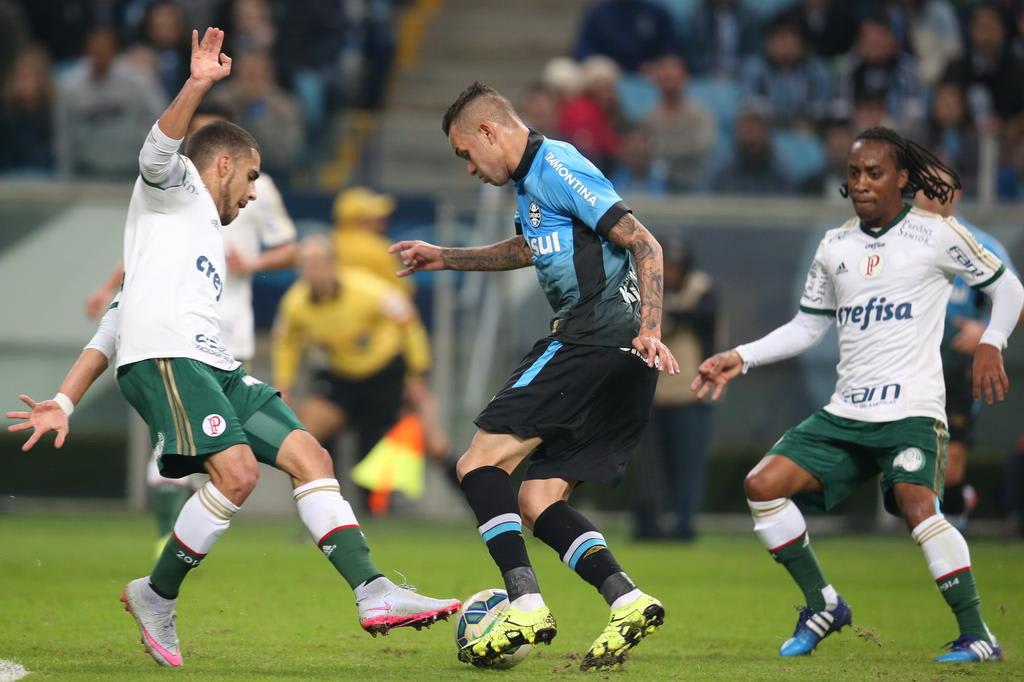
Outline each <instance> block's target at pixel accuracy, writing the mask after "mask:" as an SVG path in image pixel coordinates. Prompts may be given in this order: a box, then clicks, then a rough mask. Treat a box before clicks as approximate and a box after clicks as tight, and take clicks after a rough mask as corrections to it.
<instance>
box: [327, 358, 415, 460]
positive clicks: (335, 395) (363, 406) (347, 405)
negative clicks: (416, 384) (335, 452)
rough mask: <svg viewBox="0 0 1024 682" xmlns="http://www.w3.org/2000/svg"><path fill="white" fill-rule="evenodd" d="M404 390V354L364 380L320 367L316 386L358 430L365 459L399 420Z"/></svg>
mask: <svg viewBox="0 0 1024 682" xmlns="http://www.w3.org/2000/svg"><path fill="white" fill-rule="evenodd" d="M404 390H405V361H404V360H403V359H402V358H401V357H398V358H396V359H395V360H394V361H392V362H391V364H389V365H387V366H386V367H384V368H383V369H382V370H380V371H379V372H377V373H376V374H372V375H370V376H368V377H366V378H365V379H361V380H353V379H346V378H345V377H340V376H338V375H337V374H332V373H331V372H329V371H327V370H319V371H318V372H317V373H316V374H315V376H314V379H313V386H312V393H313V394H315V395H317V396H320V397H321V398H325V399H327V400H329V401H331V402H332V403H334V404H335V405H337V406H338V407H340V408H341V410H342V411H343V412H344V413H345V422H346V424H347V428H349V429H353V430H355V431H356V432H357V433H358V440H359V443H358V446H357V447H358V448H359V452H358V453H357V458H358V459H362V457H363V456H364V455H366V453H368V452H369V451H370V449H371V448H373V446H374V445H376V444H377V441H379V440H380V439H381V438H383V437H384V434H385V433H386V432H387V430H388V429H390V428H391V427H392V426H393V425H394V424H395V422H396V421H398V414H399V411H400V410H401V408H402V394H403V391H404Z"/></svg>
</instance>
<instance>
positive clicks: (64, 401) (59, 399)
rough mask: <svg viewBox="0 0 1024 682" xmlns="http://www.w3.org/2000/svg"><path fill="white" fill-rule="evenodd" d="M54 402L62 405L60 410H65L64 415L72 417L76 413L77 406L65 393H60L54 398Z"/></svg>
mask: <svg viewBox="0 0 1024 682" xmlns="http://www.w3.org/2000/svg"><path fill="white" fill-rule="evenodd" d="M53 402H55V403H57V404H58V405H60V409H62V410H64V414H66V415H67V416H69V417H70V416H71V413H72V412H74V411H75V404H74V403H73V402H71V398H69V397H67V396H66V395H64V394H63V393H58V394H57V395H55V396H53Z"/></svg>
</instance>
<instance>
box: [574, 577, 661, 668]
mask: <svg viewBox="0 0 1024 682" xmlns="http://www.w3.org/2000/svg"><path fill="white" fill-rule="evenodd" d="M664 622H665V607H663V606H662V605H661V602H660V601H658V600H657V599H655V598H654V597H652V596H650V595H646V594H644V595H641V596H640V597H639V598H638V599H637V600H636V601H634V602H633V603H631V604H627V605H626V606H623V607H620V608H618V609H615V610H614V611H612V617H611V619H610V620H609V621H608V626H607V627H606V628H605V629H604V632H602V633H601V634H600V635H599V636H598V638H597V639H595V640H594V643H593V644H592V645H591V646H590V651H588V652H587V655H586V656H584V657H583V662H582V663H580V670H583V671H587V670H608V669H611V668H614V667H615V666H617V665H619V664H621V663H622V662H623V661H625V660H626V654H627V653H629V650H630V649H632V648H633V647H635V646H636V645H637V644H639V643H640V640H641V639H643V638H644V637H646V636H647V635H650V634H654V631H655V630H657V629H658V628H659V627H661V625H662V624H663V623H664Z"/></svg>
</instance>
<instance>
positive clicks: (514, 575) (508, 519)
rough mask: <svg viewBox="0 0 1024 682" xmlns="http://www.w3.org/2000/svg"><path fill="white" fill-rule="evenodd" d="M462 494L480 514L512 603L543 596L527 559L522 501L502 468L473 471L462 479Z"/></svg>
mask: <svg viewBox="0 0 1024 682" xmlns="http://www.w3.org/2000/svg"><path fill="white" fill-rule="evenodd" d="M462 492H463V494H464V495H465V496H466V501H467V502H468V503H469V506H470V508H471V509H472V510H473V513H474V514H476V521H477V524H479V531H480V536H481V537H482V538H483V540H484V542H486V543H487V551H488V552H490V553H491V558H492V559H494V563H495V564H497V565H498V570H500V571H501V577H502V578H503V579H504V581H505V590H506V591H507V592H508V599H509V601H514V600H515V599H517V598H518V597H520V596H522V595H524V594H540V588H539V587H538V585H537V576H536V574H535V573H534V572H533V567H532V566H531V565H530V557H528V556H527V555H526V542H524V540H523V521H522V519H521V518H520V516H519V501H518V500H517V499H516V493H515V491H514V490H513V489H512V479H511V478H510V477H509V475H508V474H507V473H505V471H504V470H503V469H499V468H498V467H490V466H488V467H480V468H479V469H473V471H470V472H469V473H468V474H466V475H465V476H463V477H462Z"/></svg>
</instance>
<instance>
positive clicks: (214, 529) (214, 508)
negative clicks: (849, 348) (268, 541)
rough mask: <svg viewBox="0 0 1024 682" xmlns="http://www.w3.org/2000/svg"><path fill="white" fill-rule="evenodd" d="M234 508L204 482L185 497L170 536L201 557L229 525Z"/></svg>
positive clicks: (219, 493) (211, 482) (236, 509)
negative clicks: (186, 499)
mask: <svg viewBox="0 0 1024 682" xmlns="http://www.w3.org/2000/svg"><path fill="white" fill-rule="evenodd" d="M237 512H238V506H237V505H236V504H235V503H233V502H232V501H231V500H229V499H228V498H226V497H224V494H223V493H221V491H219V490H217V488H216V487H214V485H213V481H207V483H206V484H205V485H203V487H201V488H200V489H199V490H197V491H196V492H195V494H194V495H192V497H190V498H188V501H187V502H185V506H184V507H182V508H181V512H180V513H179V514H178V520H177V521H175V522H174V535H175V536H176V537H177V538H178V541H179V542H181V544H183V545H185V546H186V547H188V548H189V549H190V550H191V551H192V552H193V553H194V554H198V555H205V554H207V553H208V552H209V551H210V548H211V547H213V544H214V543H215V542H217V538H219V537H220V536H221V535H223V534H224V531H226V530H227V529H228V526H230V525H231V517H233V516H234V515H235V514H236V513H237Z"/></svg>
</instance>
